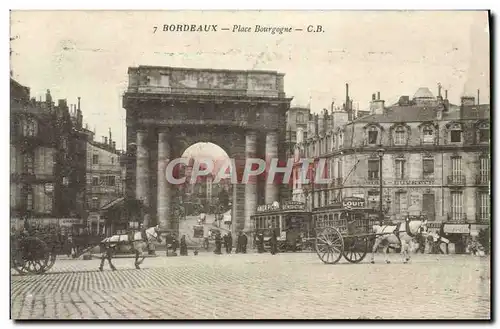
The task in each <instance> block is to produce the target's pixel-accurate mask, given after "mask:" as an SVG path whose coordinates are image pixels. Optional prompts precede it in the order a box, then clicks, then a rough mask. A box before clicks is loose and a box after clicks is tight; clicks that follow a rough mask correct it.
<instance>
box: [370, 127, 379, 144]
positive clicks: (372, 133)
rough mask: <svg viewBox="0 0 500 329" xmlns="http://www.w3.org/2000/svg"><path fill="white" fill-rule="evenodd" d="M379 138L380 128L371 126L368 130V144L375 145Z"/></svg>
mask: <svg viewBox="0 0 500 329" xmlns="http://www.w3.org/2000/svg"><path fill="white" fill-rule="evenodd" d="M377 140H378V129H377V128H376V127H370V129H369V130H368V144H369V145H375V144H377Z"/></svg>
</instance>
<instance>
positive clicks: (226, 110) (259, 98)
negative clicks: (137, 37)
mask: <svg viewBox="0 0 500 329" xmlns="http://www.w3.org/2000/svg"><path fill="white" fill-rule="evenodd" d="M290 101H291V98H286V97H285V94H284V91H283V74H279V73H277V72H269V71H232V70H200V69H186V68H170V67H151V66H139V67H137V68H129V88H128V90H127V92H126V93H125V94H124V97H123V104H124V105H123V107H124V108H125V109H126V110H127V145H135V146H136V150H135V151H132V152H131V153H133V156H132V161H131V162H130V163H129V164H128V165H127V173H126V176H127V180H126V181H127V189H126V191H127V193H128V194H129V196H132V197H134V198H136V199H138V200H141V201H142V202H143V203H144V205H145V206H146V207H147V208H148V209H149V213H150V214H151V218H152V222H155V223H158V224H159V225H160V226H161V227H162V228H166V229H167V228H168V229H171V228H173V227H172V220H171V212H172V209H171V208H172V207H171V204H170V200H171V188H172V186H170V184H169V183H168V182H167V180H166V179H165V168H166V164H167V163H168V161H171V160H172V159H175V158H178V157H180V156H181V155H182V153H183V152H184V150H185V148H187V146H189V145H192V144H195V143H197V142H212V143H214V144H217V145H219V146H220V147H221V148H223V149H224V150H225V151H226V153H227V154H228V155H229V157H231V158H234V159H235V160H236V162H237V167H238V168H237V171H242V169H243V167H242V166H241V165H244V161H245V159H248V158H251V157H259V158H278V159H279V160H284V158H285V148H284V145H285V143H284V142H285V121H286V120H285V119H286V117H285V113H286V111H287V110H288V108H289V107H290ZM134 160H135V161H134ZM281 194H282V192H281V191H280V187H279V186H277V185H271V184H269V185H265V186H262V185H259V184H245V185H243V184H235V185H234V186H233V209H232V218H233V225H232V228H233V231H237V230H243V229H250V228H251V224H250V216H251V215H252V214H253V213H254V212H255V210H256V207H257V204H258V203H263V202H265V203H270V202H273V201H275V200H278V201H280V199H281V198H280V195H281ZM262 201H263V202H262ZM147 224H153V223H147Z"/></svg>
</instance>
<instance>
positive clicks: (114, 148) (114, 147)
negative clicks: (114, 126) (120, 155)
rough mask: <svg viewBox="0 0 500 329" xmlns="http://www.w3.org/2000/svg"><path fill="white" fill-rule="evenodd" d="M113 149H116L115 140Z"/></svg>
mask: <svg viewBox="0 0 500 329" xmlns="http://www.w3.org/2000/svg"><path fill="white" fill-rule="evenodd" d="M113 150H116V142H115V141H113Z"/></svg>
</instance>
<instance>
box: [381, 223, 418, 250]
mask: <svg viewBox="0 0 500 329" xmlns="http://www.w3.org/2000/svg"><path fill="white" fill-rule="evenodd" d="M410 222H411V219H407V220H405V231H403V232H406V234H408V236H409V237H410V238H414V237H415V236H416V234H414V233H412V232H411V230H410ZM387 226H389V225H385V227H384V228H382V231H383V230H384V229H385V228H386V227H387ZM400 228H401V222H399V223H397V224H396V227H395V228H394V231H392V234H394V235H395V236H396V237H397V238H398V241H399V244H401V238H400V236H399V233H401V232H402V231H401V230H400Z"/></svg>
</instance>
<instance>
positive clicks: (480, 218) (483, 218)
mask: <svg viewBox="0 0 500 329" xmlns="http://www.w3.org/2000/svg"><path fill="white" fill-rule="evenodd" d="M476 223H478V224H490V223H491V214H485V213H476Z"/></svg>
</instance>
